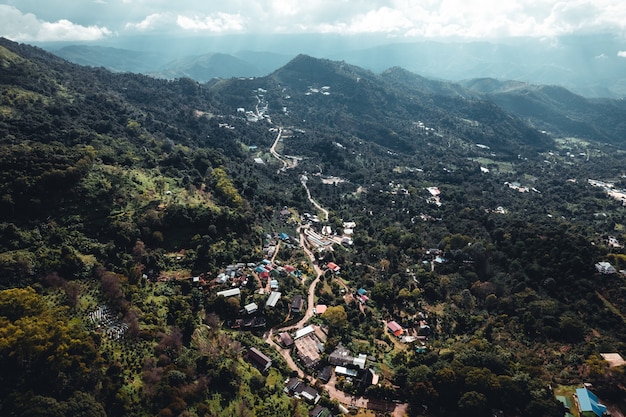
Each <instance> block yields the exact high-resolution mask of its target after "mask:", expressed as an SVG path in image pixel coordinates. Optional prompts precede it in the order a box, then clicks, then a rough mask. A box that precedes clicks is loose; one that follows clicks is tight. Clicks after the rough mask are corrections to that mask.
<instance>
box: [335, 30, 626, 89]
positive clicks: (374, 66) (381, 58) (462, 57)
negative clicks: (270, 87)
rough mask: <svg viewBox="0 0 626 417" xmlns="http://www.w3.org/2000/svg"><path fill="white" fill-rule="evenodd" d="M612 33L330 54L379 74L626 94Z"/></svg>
mask: <svg viewBox="0 0 626 417" xmlns="http://www.w3.org/2000/svg"><path fill="white" fill-rule="evenodd" d="M620 48H621V41H620V40H619V39H615V38H613V37H611V36H603V35H594V36H589V37H585V36H571V37H563V38H559V39H556V40H554V41H553V42H549V41H546V40H537V39H512V40H510V41H509V42H508V43H498V42H437V41H422V42H405V43H396V44H388V45H378V46H375V47H370V48H366V49H361V50H350V51H341V52H338V53H336V54H330V55H327V56H328V57H331V58H333V59H342V60H346V61H347V62H350V63H352V64H355V65H359V66H361V67H364V68H368V69H370V70H372V71H375V72H380V71H384V70H385V69H387V68H389V67H390V66H399V67H402V68H405V69H407V70H409V71H411V72H414V73H418V74H421V75H424V76H427V77H431V78H438V79H443V80H450V81H456V80H465V79H471V78H486V77H488V78H496V79H503V80H518V81H523V82H530V83H532V84H550V85H552V84H556V85H560V86H562V87H565V88H568V89H570V90H572V91H574V92H576V93H578V94H581V95H584V96H587V97H612V98H623V97H624V96H626V88H625V86H626V78H624V75H623V74H626V59H624V58H621V57H620V56H619V55H618V52H619V51H620V50H621V49H620Z"/></svg>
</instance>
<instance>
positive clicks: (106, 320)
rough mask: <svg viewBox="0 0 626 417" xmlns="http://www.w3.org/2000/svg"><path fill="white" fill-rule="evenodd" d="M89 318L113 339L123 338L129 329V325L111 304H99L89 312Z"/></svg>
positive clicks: (97, 327) (98, 328)
mask: <svg viewBox="0 0 626 417" xmlns="http://www.w3.org/2000/svg"><path fill="white" fill-rule="evenodd" d="M89 320H90V321H91V322H92V323H93V324H95V326H96V329H97V330H100V331H102V332H103V333H104V334H105V335H106V336H107V337H108V338H109V339H111V340H118V339H121V338H122V337H123V336H124V334H125V333H126V331H127V330H128V325H127V324H126V323H124V322H123V321H122V320H120V319H119V318H117V316H116V314H114V313H113V310H111V308H110V307H109V306H105V305H101V306H98V308H97V309H95V310H94V311H92V312H91V313H89Z"/></svg>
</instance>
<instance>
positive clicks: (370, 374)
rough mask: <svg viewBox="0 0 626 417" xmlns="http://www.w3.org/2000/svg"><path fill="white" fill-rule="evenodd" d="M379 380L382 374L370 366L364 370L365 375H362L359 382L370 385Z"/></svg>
mask: <svg viewBox="0 0 626 417" xmlns="http://www.w3.org/2000/svg"><path fill="white" fill-rule="evenodd" d="M379 380H380V376H379V375H378V374H377V373H376V372H374V370H373V369H371V368H369V369H367V370H366V371H365V372H363V376H362V377H361V381H360V382H359V383H360V384H361V386H363V387H369V386H370V385H377V384H378V381H379Z"/></svg>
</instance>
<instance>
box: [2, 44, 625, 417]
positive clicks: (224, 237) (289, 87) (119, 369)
mask: <svg viewBox="0 0 626 417" xmlns="http://www.w3.org/2000/svg"><path fill="white" fill-rule="evenodd" d="M0 66H1V70H0V89H1V94H0V219H1V221H0V289H1V290H0V369H2V372H0V391H1V394H0V414H2V415H7V416H30V415H33V416H35V415H37V416H63V415H94V416H96V415H97V416H105V415H108V416H118V415H129V416H149V415H159V416H233V415H238V416H304V415H307V413H309V412H313V411H312V410H313V409H314V406H313V405H312V404H309V403H307V401H306V400H302V398H305V399H306V398H308V397H306V396H304V397H300V399H298V395H293V396H291V395H287V394H286V392H287V393H289V394H293V393H294V392H296V391H297V387H295V386H291V385H289V383H288V384H287V387H285V384H284V382H285V380H287V379H288V378H290V377H301V378H302V379H303V383H309V384H310V385H311V387H310V388H311V389H315V390H317V391H318V392H319V393H320V394H321V395H320V398H318V399H317V401H316V403H317V405H320V406H323V407H324V408H325V409H326V410H328V411H329V412H333V413H339V412H340V410H341V407H348V406H350V401H347V400H346V398H352V396H354V398H366V399H367V400H368V401H369V403H368V404H369V405H368V406H363V405H362V404H360V403H358V402H357V403H356V405H355V404H352V405H353V406H354V408H353V409H352V410H351V412H353V413H362V415H371V414H366V411H365V409H366V408H370V407H374V408H372V409H375V404H376V403H377V402H379V404H385V410H386V411H380V410H378V412H381V413H386V412H388V413H391V411H389V410H387V404H391V405H392V407H396V405H397V407H396V408H395V410H396V411H394V413H396V414H394V415H401V414H399V413H403V412H405V411H406V413H407V414H408V415H411V416H418V415H441V416H443V415H446V416H455V415H458V416H460V415H476V416H481V415H485V416H486V415H493V413H494V412H495V413H501V415H507V416H519V415H538V416H539V415H540V416H562V415H564V409H563V406H562V404H561V403H560V402H558V401H557V400H556V397H555V395H557V394H559V393H570V394H571V392H572V387H575V386H580V384H582V383H583V382H589V383H592V384H593V387H594V390H595V391H596V393H597V394H598V395H599V396H600V397H601V398H602V399H603V401H606V402H607V403H610V404H611V405H613V406H615V407H618V408H619V407H621V408H622V409H624V407H625V406H626V404H625V403H624V402H623V398H624V397H625V396H624V392H623V384H624V383H626V380H625V379H624V373H623V366H614V367H609V364H608V363H607V362H606V361H605V360H604V359H603V357H602V356H601V354H602V353H624V354H626V332H625V331H624V329H625V327H624V322H625V320H626V318H625V317H626V301H625V297H626V281H625V278H624V274H623V273H622V272H620V271H622V270H624V269H626V253H625V252H624V249H623V242H625V241H626V229H625V227H626V210H625V209H624V205H623V201H624V196H626V191H623V190H624V189H625V188H626V181H624V175H625V173H624V171H623V158H624V155H625V152H626V149H625V148H624V142H623V139H624V137H623V132H622V130H623V126H624V125H623V123H624V120H626V117H625V116H626V109H625V108H624V107H623V105H621V104H619V103H617V102H612V101H607V100H603V101H595V102H594V101H588V100H585V99H582V98H580V100H583V101H584V102H581V101H580V100H579V99H578V98H577V96H573V95H570V94H571V93H564V92H563V91H562V90H560V89H554V88H553V89H548V88H546V89H541V90H537V91H534V92H533V94H532V95H529V94H526V93H525V92H521V91H520V90H514V92H513V93H511V94H509V95H507V94H505V92H503V91H497V86H494V85H493V84H487V82H486V81H485V82H484V83H482V84H479V85H478V84H474V85H471V86H467V85H466V86H461V85H457V84H451V83H442V82H438V81H431V80H428V79H425V78H422V77H419V76H417V75H414V74H411V73H409V72H407V71H404V70H402V69H400V68H392V69H390V70H387V71H385V72H383V73H382V74H374V73H371V72H369V71H365V70H363V69H360V68H358V67H354V66H351V65H348V64H346V63H345V62H335V61H328V60H319V59H315V58H312V57H309V56H304V55H300V56H298V57H296V58H295V59H294V60H292V61H291V62H289V63H288V64H287V65H285V66H284V67H282V68H281V69H279V70H277V71H275V72H274V73H272V74H270V75H268V76H266V77H259V78H245V79H215V80H212V81H210V82H208V83H205V84H200V83H198V82H195V81H193V80H191V79H188V78H181V79H177V80H174V81H166V80H160V79H156V78H151V77H147V76H143V75H136V74H113V73H110V72H108V71H106V70H104V69H100V68H87V67H81V66H78V65H74V64H70V63H68V62H66V61H64V60H62V59H60V58H58V57H55V56H53V55H50V54H48V53H46V52H44V51H42V50H40V49H37V48H34V47H31V46H28V45H20V44H16V43H13V42H10V41H8V40H4V39H2V40H1V41H0ZM487 90H488V93H486V91H487ZM546 97H551V98H550V99H548V98H546ZM555 97H560V101H552V100H553V99H554V100H556V99H555ZM564 102H570V103H571V105H572V106H576V107H572V108H569V109H568V110H567V112H565V113H568V114H572V113H571V112H585V111H587V110H588V109H593V111H594V112H596V114H601V115H602V119H601V120H600V121H599V120H596V119H593V120H592V118H590V117H582V116H581V117H580V118H579V119H578V120H577V121H576V123H574V122H572V121H571V119H569V120H570V122H568V123H565V122H564V120H565V119H563V117H565V116H563V114H564V113H563V112H564V110H563V107H562V106H563V103H564ZM555 103H556V104H555ZM550 106H552V107H550ZM546 108H549V109H550V111H547V110H545V109H546ZM542 109H543V110H542ZM586 109H587V110H586ZM609 110H610V111H609ZM314 203H316V204H317V206H316V205H315V204H314ZM307 236H308V237H307ZM311 236H312V237H311ZM307 239H309V240H308V241H313V242H316V241H322V243H321V244H320V247H321V246H324V245H327V246H328V247H332V248H333V249H332V250H325V251H317V250H315V248H313V247H311V245H310V244H309V243H307V244H306V245H305V246H304V247H303V246H302V244H301V242H305V241H306V240H307ZM325 239H326V240H325ZM327 241H328V242H330V243H329V244H327V243H324V242H327ZM270 248H273V249H270ZM264 259H267V263H264V262H263V260H264ZM607 263H608V264H607ZM266 265H269V267H267V268H265V266H266ZM606 265H609V266H610V267H611V268H613V269H607V266H606ZM264 268H265V269H264ZM273 281H275V282H274V283H272V282H273ZM309 289H311V292H310V293H309ZM270 291H273V292H271V293H270ZM278 291H280V294H279V295H278V296H277V297H276V299H275V300H273V305H272V303H270V301H269V299H268V294H274V293H276V292H278ZM218 292H219V293H221V294H222V295H218ZM233 294H234V295H233ZM307 296H308V297H307ZM310 300H312V301H313V304H314V305H317V306H323V307H324V310H325V312H324V313H321V312H319V313H318V314H315V315H313V307H314V305H310V304H311V301H310ZM324 310H320V311H324ZM391 322H393V323H396V325H398V326H401V327H402V328H404V329H405V330H406V332H407V333H406V334H407V335H408V334H411V335H413V336H415V338H414V339H411V340H410V341H409V342H406V341H407V340H409V339H401V338H399V337H396V336H394V335H393V334H391V332H392V331H393V330H394V329H395V328H394V327H391V328H390V327H388V326H389V323H391ZM307 324H312V325H316V326H320V327H319V328H320V329H323V330H321V333H319V334H318V333H316V335H315V337H319V338H322V339H325V340H324V341H323V343H320V344H319V345H315V348H314V349H313V350H314V351H316V354H317V357H316V358H314V359H315V361H316V362H315V364H314V365H312V364H307V362H306V361H305V360H304V359H302V357H300V356H298V354H296V351H295V350H294V351H293V353H290V352H291V350H288V349H286V348H281V347H279V344H280V343H287V341H288V340H289V338H290V336H289V335H287V337H285V336H284V335H282V336H280V335H279V334H280V333H284V334H287V333H290V332H291V333H293V332H294V331H296V330H302V329H307V327H305V325H307ZM312 328H313V327H311V329H312ZM389 329H391V331H390V330H389ZM306 337H310V338H311V340H313V339H312V337H313V336H305V339H302V340H307V339H306ZM315 340H317V339H315ZM405 342H406V343H405ZM302 343H303V342H298V344H297V345H296V350H298V352H300V350H299V349H301V345H302ZM322 345H323V346H322ZM320 346H322V347H321V348H319V347H320ZM338 347H339V349H346V350H347V351H348V352H350V354H351V355H354V356H355V358H358V355H359V354H363V355H364V356H365V357H367V363H368V364H369V365H368V367H367V369H366V372H365V373H364V374H363V373H361V371H363V369H358V367H355V368H357V369H355V372H360V373H359V374H358V375H359V377H358V378H356V377H353V376H350V374H347V375H348V376H341V375H336V376H335V377H334V378H333V380H332V382H329V383H330V384H331V385H328V384H327V383H323V382H322V381H321V378H322V377H321V374H322V370H323V369H324V368H325V366H326V365H327V364H331V363H332V359H331V358H332V357H333V352H335V351H336V349H337V348H338ZM253 349H254V350H253ZM318 350H319V351H318ZM251 352H252V353H251ZM256 352H260V355H259V354H258V353H256ZM285 352H287V353H285ZM284 354H286V356H285V355H284ZM264 357H265V358H264ZM251 358H252V359H251ZM255 358H256V359H255ZM259 358H261V359H260V360H261V361H264V360H265V359H266V358H267V360H271V366H269V367H267V368H263V367H261V368H262V369H257V367H258V366H257V365H258V360H259ZM309 359H310V358H309ZM362 360H363V361H364V363H365V360H366V359H365V358H363V359H362ZM296 362H297V364H296ZM355 363H356V362H355ZM296 365H298V366H296ZM370 371H371V373H369V374H368V372H370ZM368 375H369V376H368ZM372 375H376V381H378V382H377V383H374V382H373V379H372ZM368 378H369V379H368ZM290 387H291V388H290ZM292 388H293V389H292ZM292 391H293V392H292ZM570 394H567V395H570ZM392 400H393V401H395V402H392ZM346 401H347V402H346Z"/></svg>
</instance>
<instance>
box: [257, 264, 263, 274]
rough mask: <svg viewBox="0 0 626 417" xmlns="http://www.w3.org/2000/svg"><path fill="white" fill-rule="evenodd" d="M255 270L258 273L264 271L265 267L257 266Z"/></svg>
mask: <svg viewBox="0 0 626 417" xmlns="http://www.w3.org/2000/svg"><path fill="white" fill-rule="evenodd" d="M255 271H256V272H258V273H259V274H260V273H261V272H263V271H265V268H263V267H262V266H257V267H256V269H255Z"/></svg>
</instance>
